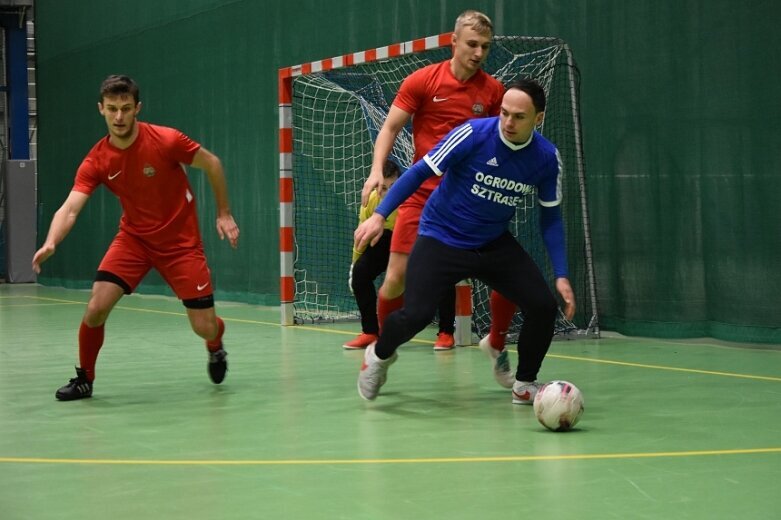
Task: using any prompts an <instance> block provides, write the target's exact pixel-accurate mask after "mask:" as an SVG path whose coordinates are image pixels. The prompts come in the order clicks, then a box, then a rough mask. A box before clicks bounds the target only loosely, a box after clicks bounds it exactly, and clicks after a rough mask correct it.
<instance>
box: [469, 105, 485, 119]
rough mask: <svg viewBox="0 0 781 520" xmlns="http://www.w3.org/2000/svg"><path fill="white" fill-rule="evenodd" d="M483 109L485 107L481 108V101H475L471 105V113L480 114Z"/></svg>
mask: <svg viewBox="0 0 781 520" xmlns="http://www.w3.org/2000/svg"><path fill="white" fill-rule="evenodd" d="M484 110H485V109H484V108H483V104H482V103H475V104H474V105H472V113H473V114H474V115H476V116H479V115H480V114H482V113H483V111H484Z"/></svg>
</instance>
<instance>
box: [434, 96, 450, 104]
mask: <svg viewBox="0 0 781 520" xmlns="http://www.w3.org/2000/svg"><path fill="white" fill-rule="evenodd" d="M432 101H434V103H442V102H443V101H447V98H446V97H437V96H434V99H433V100H432Z"/></svg>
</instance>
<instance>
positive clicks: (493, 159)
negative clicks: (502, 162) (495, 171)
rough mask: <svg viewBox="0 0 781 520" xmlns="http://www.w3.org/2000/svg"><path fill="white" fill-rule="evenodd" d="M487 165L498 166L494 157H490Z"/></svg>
mask: <svg viewBox="0 0 781 520" xmlns="http://www.w3.org/2000/svg"><path fill="white" fill-rule="evenodd" d="M485 164H487V165H488V166H499V163H498V162H496V157H491V158H490V159H489V160H488V162H487V163H485Z"/></svg>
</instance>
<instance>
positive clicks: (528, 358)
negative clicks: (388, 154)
mask: <svg viewBox="0 0 781 520" xmlns="http://www.w3.org/2000/svg"><path fill="white" fill-rule="evenodd" d="M544 111H545V91H544V90H543V89H542V87H541V86H540V85H539V84H538V83H536V82H535V81H533V80H528V79H524V80H520V81H518V82H517V83H514V84H512V85H510V86H509V87H508V89H507V91H506V93H505V94H504V97H503V98H502V107H501V111H500V115H499V116H498V117H491V118H484V119H472V120H469V121H467V122H466V123H464V124H463V125H461V126H459V127H456V128H455V129H453V130H452V131H451V132H450V133H449V134H447V135H446V136H445V138H444V139H443V140H442V141H440V142H439V143H438V144H437V145H436V146H435V147H434V148H433V149H432V150H431V151H430V152H428V154H426V155H425V156H424V157H423V159H422V160H421V161H418V162H417V163H415V164H414V165H413V166H412V167H411V168H410V169H409V170H407V172H406V173H405V174H404V175H402V176H401V178H400V179H399V180H398V181H397V182H396V183H395V184H394V185H393V188H391V190H390V191H389V192H388V194H387V195H386V197H385V198H384V199H383V201H382V203H380V205H379V206H378V207H377V209H376V210H375V213H374V214H373V215H372V216H371V217H369V218H368V219H367V220H366V221H364V222H363V223H362V224H361V225H360V226H359V227H358V229H356V231H355V243H356V247H358V248H361V247H364V246H366V245H367V244H368V243H374V242H376V241H377V240H379V237H380V236H381V235H382V232H383V224H384V222H385V218H386V217H387V216H388V215H390V213H391V212H392V211H393V210H394V209H396V207H397V206H398V205H399V204H401V202H402V201H404V200H405V199H406V198H407V197H408V196H409V195H411V194H412V193H413V192H414V191H415V190H416V189H417V187H418V186H420V185H421V184H422V183H423V181H425V180H426V179H427V178H428V177H430V176H431V175H440V176H441V175H443V172H445V171H447V175H445V176H444V177H443V179H442V183H441V184H440V185H439V187H438V188H437V189H436V190H435V191H434V193H433V194H432V195H431V198H430V199H429V200H428V202H427V203H426V206H425V208H424V210H423V215H422V216H421V219H420V227H419V231H418V238H417V241H416V242H415V246H414V248H413V250H412V253H411V254H410V257H409V264H408V267H407V283H406V287H407V288H406V292H405V294H406V296H405V302H404V307H403V308H402V309H400V310H398V311H396V312H394V313H392V314H391V315H390V316H388V318H387V320H386V322H385V325H384V326H383V329H382V333H381V334H380V338H379V339H378V340H377V342H376V343H375V344H372V345H370V346H369V347H368V348H367V349H366V351H365V354H364V362H363V365H362V366H361V372H360V374H359V376H358V393H359V394H360V395H361V397H362V398H364V399H366V400H373V399H374V398H376V397H377V394H378V393H379V390H380V387H381V386H382V385H383V384H385V380H386V378H387V371H388V368H389V367H390V365H391V364H393V362H395V361H396V358H397V354H396V349H397V348H398V347H399V346H400V345H401V344H403V343H405V342H407V341H409V340H410V339H412V338H413V337H414V336H415V334H417V333H418V332H420V331H421V330H423V329H424V328H425V327H426V325H428V324H429V323H430V322H431V318H432V317H433V316H434V313H435V312H436V308H437V303H438V302H439V299H440V296H441V294H442V292H443V291H444V290H445V288H447V287H449V286H451V285H453V284H455V283H456V282H457V281H459V280H462V279H465V278H477V279H479V280H481V281H483V282H484V283H486V284H487V285H489V286H490V287H491V288H493V289H495V290H496V291H498V292H499V293H501V294H502V295H503V296H504V297H506V298H507V299H509V300H510V301H512V302H513V303H515V304H516V305H518V307H519V308H520V310H521V312H522V313H523V317H524V319H523V326H522V327H521V330H520V333H519V335H518V357H519V359H518V368H517V371H516V373H515V378H516V381H515V383H514V384H513V393H512V396H513V397H512V402H513V403H514V404H531V403H532V402H533V401H534V396H535V395H536V393H537V389H538V387H539V385H538V384H537V382H536V378H537V373H538V372H539V370H540V367H541V365H542V360H543V358H544V357H545V354H546V353H547V352H548V347H549V346H550V342H551V340H552V338H553V327H554V323H555V320H556V314H557V312H558V306H557V303H556V299H555V297H554V296H553V294H552V293H551V291H550V289H549V288H548V285H547V283H546V282H545V279H544V277H543V275H542V273H541V272H540V270H539V268H538V267H537V265H536V264H535V263H534V260H532V258H531V257H530V256H529V254H528V253H527V252H526V251H524V249H523V248H522V247H521V245H520V244H519V243H518V242H517V241H516V240H515V238H514V237H513V236H512V235H511V234H510V232H509V231H508V229H507V226H508V223H509V222H510V220H511V219H512V217H513V216H514V215H515V207H516V206H517V205H518V204H520V203H521V200H522V199H523V198H524V197H525V196H527V195H529V194H531V193H533V192H535V191H536V193H537V197H538V200H539V203H540V228H541V231H542V237H543V241H544V242H545V247H546V249H547V250H548V256H549V257H550V260H551V264H552V265H553V272H554V275H555V278H556V290H557V292H558V293H559V295H560V296H561V298H562V300H563V301H564V314H565V315H566V317H567V318H568V319H571V318H572V317H573V316H574V314H575V295H574V293H573V291H572V287H571V286H570V283H569V279H568V278H567V276H568V273H567V253H566V247H565V242H564V223H563V221H562V218H561V210H560V207H559V204H560V203H561V198H562V195H561V160H560V157H559V153H558V151H557V150H556V147H555V146H554V145H553V144H552V143H551V142H550V141H548V140H547V139H545V138H544V137H543V136H542V135H540V134H539V133H537V132H536V131H535V130H534V128H535V127H536V126H537V125H538V124H540V123H541V122H542V119H543V117H544Z"/></svg>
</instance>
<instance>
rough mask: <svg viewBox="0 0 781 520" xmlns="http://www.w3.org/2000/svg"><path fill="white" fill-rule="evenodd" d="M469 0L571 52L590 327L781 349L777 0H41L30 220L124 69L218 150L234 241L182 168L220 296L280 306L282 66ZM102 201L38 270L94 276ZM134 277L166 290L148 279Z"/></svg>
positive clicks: (49, 197)
mask: <svg viewBox="0 0 781 520" xmlns="http://www.w3.org/2000/svg"><path fill="white" fill-rule="evenodd" d="M467 8H475V9H480V10H483V11H485V12H486V13H487V14H489V16H492V18H493V19H494V22H495V26H496V32H497V34H524V35H540V36H541V35H545V36H557V37H560V38H562V39H563V40H565V41H567V42H568V43H569V44H570V46H571V48H572V50H573V52H574V55H575V58H576V60H577V62H578V64H579V66H580V70H581V77H582V83H581V98H582V102H581V108H582V121H583V132H584V146H585V153H586V169H587V175H588V178H589V180H588V190H589V198H590V207H591V217H592V233H593V239H594V254H595V266H596V270H597V282H598V296H599V304H600V314H601V323H602V326H603V328H605V329H609V330H616V331H619V332H623V333H626V334H642V335H651V336H669V337H692V336H714V337H717V338H721V339H728V340H740V341H761V342H774V343H781V319H779V318H778V312H777V309H778V308H779V306H781V305H779V304H781V297H779V294H781V276H779V275H778V273H777V272H776V269H775V266H776V265H777V264H778V261H777V258H778V257H779V255H781V229H779V228H781V219H779V218H778V217H777V216H776V214H775V198H776V197H777V195H778V194H779V193H781V180H780V179H781V176H779V173H778V172H779V170H780V169H781V168H779V166H781V153H779V151H778V146H777V145H776V143H777V142H778V141H779V139H778V138H779V133H781V130H779V122H781V106H780V102H779V97H780V96H779V94H781V87H779V85H780V84H781V82H780V81H779V80H781V77H779V76H781V74H780V73H779V67H777V66H776V64H775V60H774V58H775V57H776V56H775V55H776V54H777V51H778V49H781V31H778V30H777V28H776V27H775V25H776V21H777V20H779V19H781V4H779V3H777V2H773V1H761V0H748V1H745V2H741V3H739V4H736V3H735V2H732V1H727V0H676V1H672V0H663V1H660V0H633V1H632V2H626V1H623V0H602V1H600V0H594V1H581V2H572V1H568V0H547V1H530V0H523V1H522V0H496V1H484V0H474V1H470V2H465V1H448V0H439V1H418V2H415V1H393V0H385V1H368V0H329V1H323V0H299V1H297V2H288V1H279V0H265V1H252V0H233V1H231V0H176V1H173V0H169V1H166V2H160V1H158V0H137V1H135V2H118V1H110V0H101V1H98V0H81V1H79V2H61V1H58V0H38V1H37V2H36V24H37V25H36V34H37V39H38V42H37V43H38V98H39V99H38V111H39V121H40V122H39V194H40V196H39V199H40V203H41V208H40V214H41V223H40V229H41V231H40V232H41V234H43V233H45V230H46V229H47V227H48V224H49V221H50V219H51V214H52V213H53V211H54V210H56V208H57V207H58V206H59V204H60V203H61V201H62V199H63V198H64V197H65V196H66V194H67V192H68V190H69V189H70V186H71V183H72V177H73V174H74V171H75V168H76V167H77V165H78V163H79V161H80V160H81V158H82V157H83V155H84V154H85V153H86V152H87V151H88V150H89V147H90V146H91V145H92V144H93V142H94V141H96V140H97V139H98V138H99V137H100V136H101V135H103V134H104V132H105V128H104V126H103V121H102V120H101V118H100V117H99V116H98V114H97V111H96V105H95V103H96V101H97V95H96V90H97V87H98V84H99V82H100V81H101V80H102V79H103V77H104V76H106V75H107V74H109V73H116V72H123V73H127V74H130V75H132V76H134V77H135V78H136V79H137V80H138V81H139V83H140V85H141V88H142V92H141V95H142V101H143V102H144V105H145V106H144V109H143V111H142V116H143V118H144V119H147V120H149V121H153V122H157V123H160V124H166V125H170V126H175V127H178V128H180V129H181V130H183V131H184V132H186V133H187V134H189V135H190V136H192V137H193V138H195V139H196V140H198V141H200V142H201V143H202V144H203V145H204V146H206V147H207V148H209V149H211V150H212V151H214V152H215V153H217V154H218V155H219V156H220V157H221V158H222V159H223V162H224V163H225V166H226V171H227V174H228V181H229V184H230V194H231V198H232V203H233V209H234V213H235V215H236V218H237V220H238V223H239V225H240V227H241V230H242V239H241V242H242V243H241V245H240V249H239V251H237V252H234V251H231V250H230V248H229V247H227V246H226V244H222V243H219V240H217V239H216V233H215V232H214V229H213V224H212V222H213V216H214V215H213V204H212V203H211V200H210V197H211V195H210V192H209V189H208V186H207V185H206V183H205V182H204V181H205V179H202V176H201V174H200V173H197V172H194V173H193V174H192V175H191V179H192V180H193V184H194V187H195V189H196V192H197V196H198V198H199V201H200V202H199V207H200V208H201V209H200V212H201V218H202V231H203V233H204V237H205V241H206V249H207V255H208V256H209V258H210V263H211V265H212V268H213V271H214V277H215V282H216V284H217V286H218V287H219V290H218V292H217V296H218V298H231V299H237V300H241V301H250V302H259V303H268V304H273V303H276V301H277V295H278V274H279V267H278V262H279V255H278V245H277V241H278V238H277V237H278V231H277V227H278V205H277V167H278V166H277V163H278V156H277V137H276V129H277V112H276V104H277V84H276V80H277V77H276V74H277V69H278V68H279V67H281V66H285V65H292V64H298V63H302V62H308V61H312V60H316V59H320V58H325V57H331V56H336V55H341V54H345V53H347V52H352V51H355V50H360V49H367V48H374V47H377V46H381V45H385V44H388V43H392V42H397V41H404V40H409V39H413V38H417V37H421V36H427V35H431V34H437V33H441V32H446V31H449V30H451V28H452V24H453V21H454V19H455V17H456V16H457V14H458V13H459V12H461V11H462V10H464V9H467ZM111 199H112V197H111V196H110V195H108V194H105V193H101V194H98V195H96V196H94V197H93V200H91V201H90V203H89V204H88V207H87V209H86V210H85V213H84V214H83V215H82V217H81V219H80V221H79V223H78V224H77V227H76V229H74V231H73V232H72V234H71V236H70V237H69V238H68V240H66V242H64V243H63V244H62V246H61V248H60V249H59V250H58V254H57V255H56V256H55V257H54V258H52V259H51V260H50V261H49V262H48V263H47V264H45V271H44V276H42V277H41V281H42V282H43V283H51V284H64V285H68V286H85V287H86V286H88V285H89V283H90V280H91V278H92V275H93V272H94V269H95V267H96V265H97V263H98V261H99V259H100V256H101V255H102V253H103V250H104V249H105V246H106V245H107V244H108V242H109V240H110V239H111V237H112V235H113V232H114V230H115V229H116V222H117V218H118V209H117V204H116V202H115V201H114V200H111ZM42 239H43V237H42V236H41V237H39V240H42ZM142 290H144V291H148V292H159V291H163V292H164V291H165V289H164V288H163V287H162V283H161V282H160V280H159V279H158V278H155V277H152V278H150V279H149V281H148V282H147V283H145V285H144V286H143V287H142Z"/></svg>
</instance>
